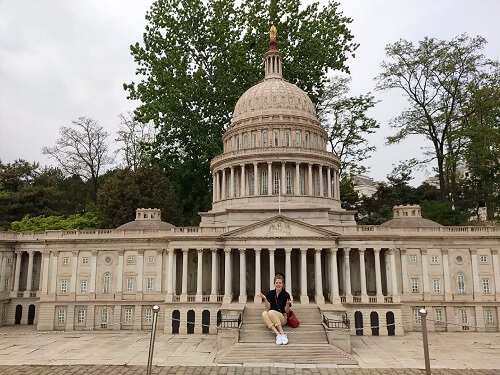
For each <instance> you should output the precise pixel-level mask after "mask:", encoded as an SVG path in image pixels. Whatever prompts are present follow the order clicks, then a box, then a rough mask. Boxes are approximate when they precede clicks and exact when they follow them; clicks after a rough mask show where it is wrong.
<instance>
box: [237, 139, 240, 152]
mask: <svg viewBox="0 0 500 375" xmlns="http://www.w3.org/2000/svg"><path fill="white" fill-rule="evenodd" d="M239 149H240V137H238V136H237V137H236V150H239Z"/></svg>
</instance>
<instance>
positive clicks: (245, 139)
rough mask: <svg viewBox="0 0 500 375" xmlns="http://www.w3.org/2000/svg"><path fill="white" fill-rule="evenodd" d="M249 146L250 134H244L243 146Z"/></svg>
mask: <svg viewBox="0 0 500 375" xmlns="http://www.w3.org/2000/svg"><path fill="white" fill-rule="evenodd" d="M247 147H248V135H246V134H245V135H244V136H243V148H247Z"/></svg>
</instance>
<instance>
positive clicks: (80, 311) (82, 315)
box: [77, 309, 85, 324]
mask: <svg viewBox="0 0 500 375" xmlns="http://www.w3.org/2000/svg"><path fill="white" fill-rule="evenodd" d="M77 316H78V317H77V319H78V320H77V322H78V324H85V309H78V315H77Z"/></svg>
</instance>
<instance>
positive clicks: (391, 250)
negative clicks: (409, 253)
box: [388, 247, 396, 255]
mask: <svg viewBox="0 0 500 375" xmlns="http://www.w3.org/2000/svg"><path fill="white" fill-rule="evenodd" d="M388 250H389V255H394V254H395V253H396V249H395V248H393V247H390V248H389V249H388Z"/></svg>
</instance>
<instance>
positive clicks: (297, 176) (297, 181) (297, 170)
mask: <svg viewBox="0 0 500 375" xmlns="http://www.w3.org/2000/svg"><path fill="white" fill-rule="evenodd" d="M293 193H294V195H300V162H296V163H295V191H294V192H293Z"/></svg>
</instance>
